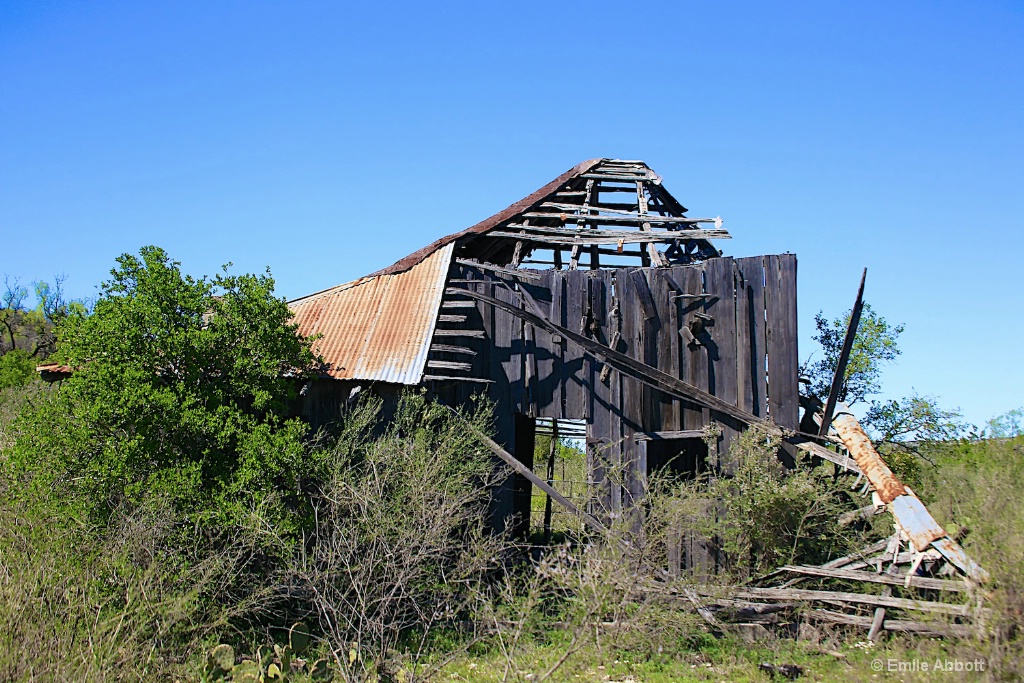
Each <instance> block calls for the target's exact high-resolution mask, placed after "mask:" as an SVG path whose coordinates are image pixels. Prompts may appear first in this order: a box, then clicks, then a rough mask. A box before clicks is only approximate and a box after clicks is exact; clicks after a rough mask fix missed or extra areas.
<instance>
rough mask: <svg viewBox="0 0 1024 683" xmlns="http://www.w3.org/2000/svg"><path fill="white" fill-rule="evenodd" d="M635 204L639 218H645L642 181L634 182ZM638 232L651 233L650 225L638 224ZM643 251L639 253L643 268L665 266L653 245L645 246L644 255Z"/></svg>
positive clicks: (645, 207) (644, 198)
mask: <svg viewBox="0 0 1024 683" xmlns="http://www.w3.org/2000/svg"><path fill="white" fill-rule="evenodd" d="M636 204H637V213H638V214H640V215H641V216H646V215H647V196H646V195H644V183H643V181H642V180H638V181H636ZM640 230H641V231H643V232H650V231H651V224H650V223H648V222H646V221H645V222H643V223H641V224H640ZM643 251H644V250H643V249H642V250H641V252H640V262H641V263H643V265H644V266H650V265H652V264H653V265H655V266H664V265H667V262H666V261H665V257H664V256H662V255H661V252H660V251H658V247H656V246H655V245H654V244H648V245H647V247H646V251H647V253H646V255H645V254H644V253H643Z"/></svg>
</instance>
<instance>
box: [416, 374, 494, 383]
mask: <svg viewBox="0 0 1024 683" xmlns="http://www.w3.org/2000/svg"><path fill="white" fill-rule="evenodd" d="M423 381H424V382H475V383H477V384H493V383H494V380H493V379H483V378H482V377H469V376H466V375H459V376H457V377H456V376H453V375H423Z"/></svg>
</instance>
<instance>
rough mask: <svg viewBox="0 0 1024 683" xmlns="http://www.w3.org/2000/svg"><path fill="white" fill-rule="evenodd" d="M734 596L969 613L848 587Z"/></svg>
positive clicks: (739, 592) (966, 607) (761, 590)
mask: <svg viewBox="0 0 1024 683" xmlns="http://www.w3.org/2000/svg"><path fill="white" fill-rule="evenodd" d="M696 591H697V592H698V593H700V594H703V595H710V594H711V592H710V591H709V590H708V589H701V588H697V589H696ZM729 594H730V595H731V596H732V597H737V598H747V599H753V600H806V601H813V602H852V603H855V604H861V605H881V606H883V607H892V608H894V609H913V610H918V611H921V612H935V613H937V614H952V615H956V616H969V615H970V605H951V604H947V603H940V602H931V601H928V600H911V599H909V598H894V597H891V596H883V595H866V594H864V593H850V592H846V591H819V590H807V589H804V588H754V587H745V588H740V589H737V590H734V591H731V592H730V593H729Z"/></svg>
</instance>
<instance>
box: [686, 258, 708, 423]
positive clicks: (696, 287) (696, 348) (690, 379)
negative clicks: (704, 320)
mask: <svg viewBox="0 0 1024 683" xmlns="http://www.w3.org/2000/svg"><path fill="white" fill-rule="evenodd" d="M681 271H682V272H681V273H680V276H679V280H681V281H682V286H683V292H684V293H685V294H700V293H702V292H703V291H704V281H703V275H704V269H703V268H702V267H699V266H690V267H686V268H682V269H681ZM681 301H682V302H683V311H682V316H681V317H680V323H681V325H680V326H683V325H689V324H690V321H691V320H692V319H693V317H694V314H695V313H698V312H699V313H703V312H704V305H703V299H682V300H681ZM682 349H683V350H682V355H683V359H684V363H683V365H684V370H683V373H684V380H685V381H686V382H687V383H688V384H690V385H691V386H694V387H696V388H697V389H699V390H700V391H703V392H708V357H707V349H706V347H705V346H704V345H703V344H687V345H683V347H682ZM708 393H709V395H710V392H708ZM709 421H710V415H709V413H708V411H707V408H706V407H692V406H691V407H690V408H689V409H687V411H686V413H685V415H684V424H683V428H684V429H703V428H704V427H705V425H707V424H708V422H709Z"/></svg>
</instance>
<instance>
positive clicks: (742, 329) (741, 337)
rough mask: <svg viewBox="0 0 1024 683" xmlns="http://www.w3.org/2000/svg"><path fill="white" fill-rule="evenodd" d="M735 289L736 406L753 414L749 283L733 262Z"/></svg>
mask: <svg viewBox="0 0 1024 683" xmlns="http://www.w3.org/2000/svg"><path fill="white" fill-rule="evenodd" d="M733 287H734V289H735V292H736V320H735V325H734V326H735V330H734V332H735V335H736V340H735V341H734V342H733V346H734V347H735V348H736V405H737V407H739V408H742V409H743V410H746V411H747V412H753V410H752V406H753V403H754V387H753V386H752V384H751V379H750V363H751V358H750V356H751V350H750V301H749V299H748V293H747V281H746V278H744V276H743V272H742V271H741V270H740V268H739V265H738V264H737V263H736V261H735V260H733Z"/></svg>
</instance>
